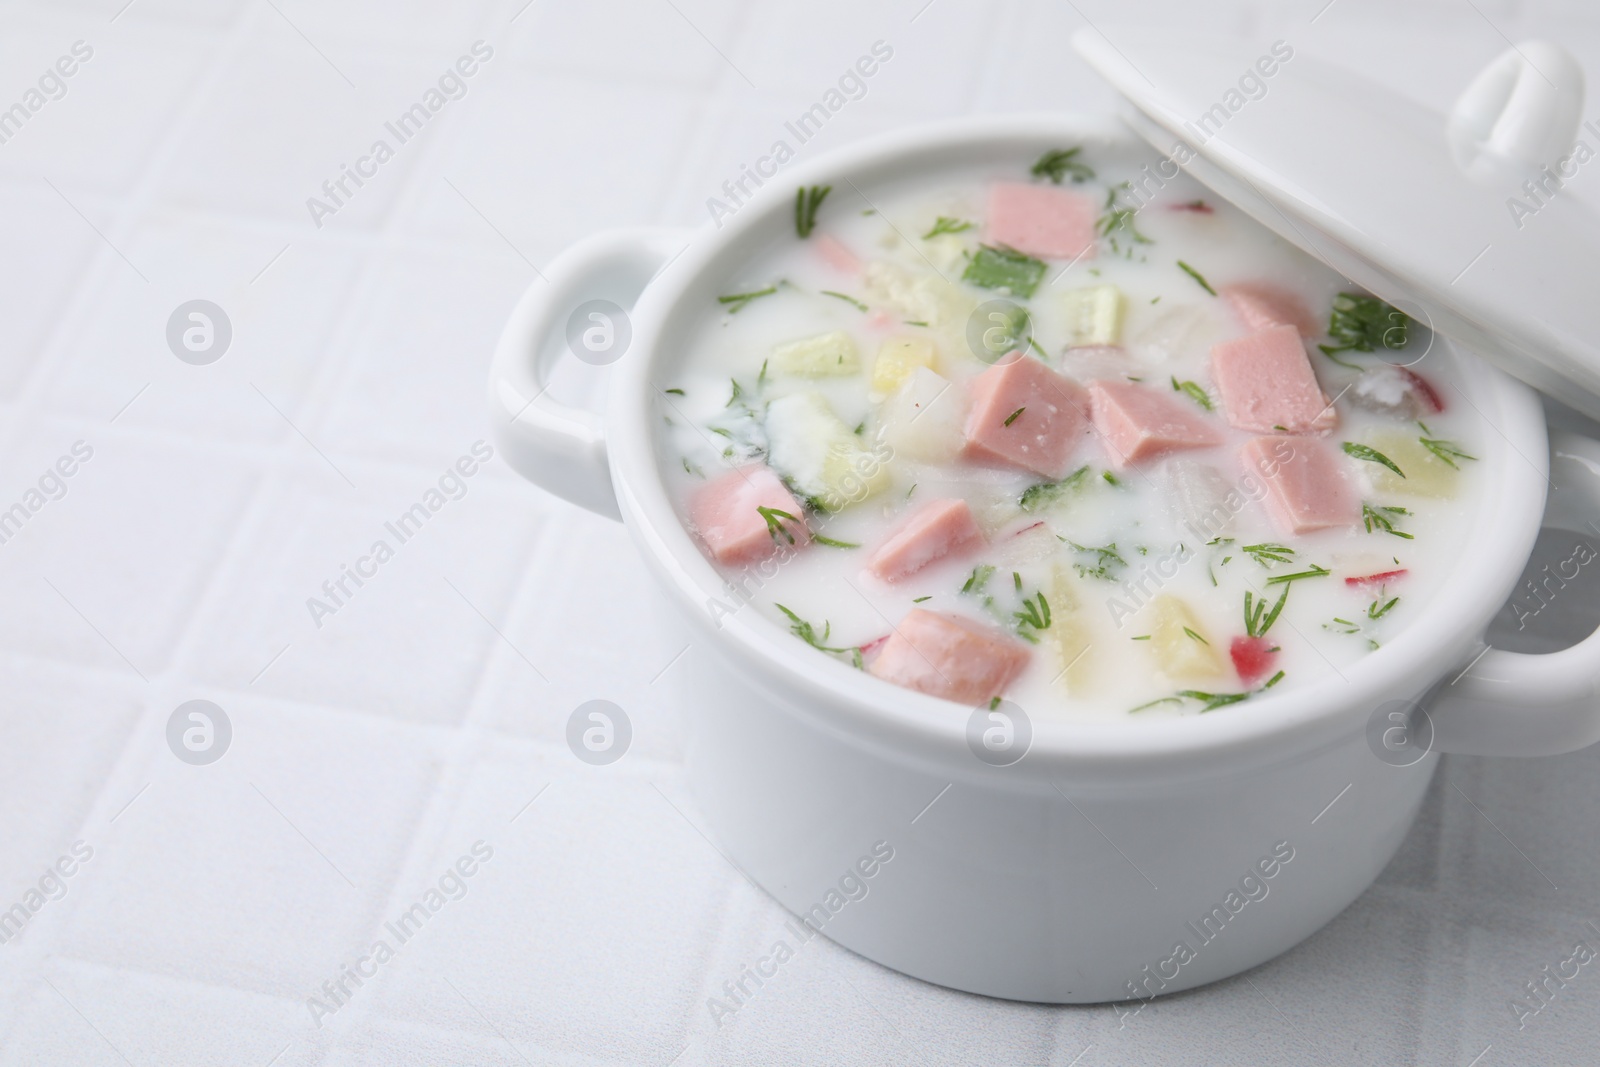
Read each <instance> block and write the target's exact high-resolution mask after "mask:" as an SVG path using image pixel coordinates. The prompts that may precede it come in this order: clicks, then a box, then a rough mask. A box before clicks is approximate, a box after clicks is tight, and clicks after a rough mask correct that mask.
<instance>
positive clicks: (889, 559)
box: [867, 500, 983, 582]
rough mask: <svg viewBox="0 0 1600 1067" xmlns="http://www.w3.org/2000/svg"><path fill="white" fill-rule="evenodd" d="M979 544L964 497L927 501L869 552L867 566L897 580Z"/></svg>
mask: <svg viewBox="0 0 1600 1067" xmlns="http://www.w3.org/2000/svg"><path fill="white" fill-rule="evenodd" d="M982 545H983V533H982V532H981V531H980V530H979V529H978V523H977V521H976V520H974V519H973V517H972V509H971V508H969V507H967V502H966V501H965V500H929V501H928V502H927V503H925V504H923V505H922V506H921V507H919V508H918V509H917V510H916V511H915V512H913V513H912V515H911V517H910V519H909V520H907V521H906V522H905V523H904V524H902V525H901V527H900V528H899V529H898V530H896V531H895V532H894V533H893V534H891V535H890V537H889V539H888V540H887V541H885V542H884V543H883V544H882V545H881V546H880V547H879V548H878V550H877V551H876V552H874V553H873V554H872V558H871V559H870V560H868V561H867V568H868V569H869V570H871V571H872V573H873V574H875V575H877V576H878V577H879V578H882V579H883V580H884V581H886V582H898V581H900V580H901V579H903V578H909V577H911V575H913V574H915V573H917V572H918V571H920V570H921V569H922V568H924V567H926V566H928V565H929V564H931V563H936V562H938V561H939V560H941V559H945V558H947V557H950V556H959V555H962V554H964V553H967V552H970V551H972V550H973V549H975V548H979V547H981V546H982Z"/></svg>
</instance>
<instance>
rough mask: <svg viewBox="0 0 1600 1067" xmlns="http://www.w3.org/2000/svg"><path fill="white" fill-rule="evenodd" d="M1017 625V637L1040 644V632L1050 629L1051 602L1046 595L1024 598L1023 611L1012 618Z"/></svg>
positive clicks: (1039, 594)
mask: <svg viewBox="0 0 1600 1067" xmlns="http://www.w3.org/2000/svg"><path fill="white" fill-rule="evenodd" d="M1011 618H1012V620H1013V621H1014V622H1015V623H1016V628H1017V636H1018V637H1021V638H1023V639H1024V640H1026V641H1030V642H1032V643H1034V644H1038V643H1039V637H1038V631H1040V630H1048V629H1050V602H1049V601H1048V600H1046V599H1045V598H1044V593H1042V592H1041V593H1038V594H1036V595H1034V596H1033V597H1031V598H1029V597H1024V598H1023V600H1022V610H1021V611H1018V612H1016V613H1014V614H1013V615H1012V616H1011Z"/></svg>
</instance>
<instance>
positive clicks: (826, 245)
mask: <svg viewBox="0 0 1600 1067" xmlns="http://www.w3.org/2000/svg"><path fill="white" fill-rule="evenodd" d="M811 244H812V247H813V248H815V249H816V251H817V255H819V256H821V257H822V261H823V262H824V263H826V264H827V265H828V266H830V267H832V268H833V269H834V270H836V271H839V272H840V273H841V274H860V273H861V260H860V258H859V257H857V256H856V254H855V253H854V252H852V251H850V249H849V248H848V247H847V246H846V245H845V243H844V242H843V241H841V240H839V239H838V238H837V237H835V236H833V235H832V234H829V233H825V234H823V235H821V236H820V237H818V238H817V239H816V240H815V241H812V242H811Z"/></svg>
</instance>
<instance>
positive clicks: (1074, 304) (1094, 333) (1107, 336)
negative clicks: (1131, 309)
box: [1062, 285, 1128, 347]
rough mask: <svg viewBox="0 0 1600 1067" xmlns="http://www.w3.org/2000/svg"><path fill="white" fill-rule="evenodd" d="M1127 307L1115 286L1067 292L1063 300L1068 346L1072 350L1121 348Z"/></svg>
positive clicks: (1093, 287)
mask: <svg viewBox="0 0 1600 1067" xmlns="http://www.w3.org/2000/svg"><path fill="white" fill-rule="evenodd" d="M1127 307H1128V301H1127V298H1126V297H1124V296H1123V295H1122V290H1121V289H1118V288H1117V287H1116V286H1114V285H1091V286H1089V287H1088V288H1085V289H1072V290H1069V291H1068V292H1067V293H1066V294H1064V296H1063V298H1062V309H1063V310H1064V311H1065V312H1066V319H1067V344H1069V345H1071V346H1073V347H1079V346H1083V345H1114V344H1120V343H1121V341H1122V318H1123V315H1124V314H1125V313H1126V311H1127Z"/></svg>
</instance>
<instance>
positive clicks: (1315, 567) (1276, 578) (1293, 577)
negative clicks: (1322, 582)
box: [1267, 563, 1333, 585]
mask: <svg viewBox="0 0 1600 1067" xmlns="http://www.w3.org/2000/svg"><path fill="white" fill-rule="evenodd" d="M1332 573H1333V572H1332V571H1330V570H1329V569H1328V568H1326V567H1323V566H1321V565H1319V564H1315V563H1313V564H1312V565H1311V569H1310V570H1307V571H1296V572H1295V573H1294V574H1275V575H1273V576H1272V577H1271V578H1268V579H1267V584H1268V585H1288V584H1289V583H1290V582H1298V581H1299V580H1300V579H1302V578H1326V577H1327V576H1328V575H1330V574H1332Z"/></svg>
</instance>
